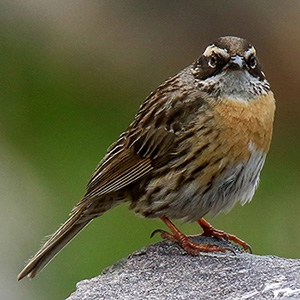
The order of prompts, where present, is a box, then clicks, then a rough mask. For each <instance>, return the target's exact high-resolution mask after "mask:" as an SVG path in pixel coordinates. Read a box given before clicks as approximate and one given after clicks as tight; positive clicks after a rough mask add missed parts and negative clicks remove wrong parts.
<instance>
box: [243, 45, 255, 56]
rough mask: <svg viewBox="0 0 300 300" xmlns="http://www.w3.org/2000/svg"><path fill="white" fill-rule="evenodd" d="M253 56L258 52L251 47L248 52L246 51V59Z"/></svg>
mask: <svg viewBox="0 0 300 300" xmlns="http://www.w3.org/2000/svg"><path fill="white" fill-rule="evenodd" d="M252 54H254V55H256V50H255V48H254V47H253V46H251V47H250V48H249V49H248V50H247V51H245V54H244V57H245V58H246V59H247V58H248V57H249V56H250V55H252Z"/></svg>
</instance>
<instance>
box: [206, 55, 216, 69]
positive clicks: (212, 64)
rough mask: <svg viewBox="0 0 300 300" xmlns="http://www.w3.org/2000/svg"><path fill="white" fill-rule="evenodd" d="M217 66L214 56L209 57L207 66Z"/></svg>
mask: <svg viewBox="0 0 300 300" xmlns="http://www.w3.org/2000/svg"><path fill="white" fill-rule="evenodd" d="M217 64H218V58H217V56H216V55H215V54H212V55H211V57H209V59H208V65H209V66H210V67H211V68H215V67H216V66H217Z"/></svg>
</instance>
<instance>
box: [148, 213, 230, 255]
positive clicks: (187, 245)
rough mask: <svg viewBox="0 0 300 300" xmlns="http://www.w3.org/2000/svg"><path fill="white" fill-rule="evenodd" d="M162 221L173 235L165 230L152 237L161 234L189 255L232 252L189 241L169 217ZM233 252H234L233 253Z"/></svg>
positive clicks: (156, 231)
mask: <svg viewBox="0 0 300 300" xmlns="http://www.w3.org/2000/svg"><path fill="white" fill-rule="evenodd" d="M161 220H162V221H163V222H164V223H165V224H166V225H167V226H168V227H169V228H170V230H171V232H172V234H171V233H169V232H166V231H164V230H161V229H158V230H155V231H154V232H153V233H152V235H151V236H153V235H154V234H156V233H160V236H161V237H162V238H163V239H165V240H169V241H173V242H177V243H178V244H179V245H180V246H181V247H182V248H183V249H184V250H185V251H186V252H187V253H189V254H191V255H199V253H200V252H214V251H218V252H225V251H227V250H229V251H232V250H231V249H230V248H225V247H219V246H216V245H213V244H209V243H205V244H197V243H194V242H192V241H190V240H189V239H188V236H186V235H184V234H183V233H182V232H181V231H180V230H179V229H178V228H177V227H176V226H175V225H174V224H173V223H172V222H171V221H170V220H169V218H167V217H165V216H164V217H162V218H161ZM232 252H233V251H232Z"/></svg>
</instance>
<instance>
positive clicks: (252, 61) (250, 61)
mask: <svg viewBox="0 0 300 300" xmlns="http://www.w3.org/2000/svg"><path fill="white" fill-rule="evenodd" d="M247 64H248V66H249V67H250V68H251V69H254V68H255V67H256V65H257V60H256V58H255V56H254V55H251V56H250V57H249V58H248V61H247Z"/></svg>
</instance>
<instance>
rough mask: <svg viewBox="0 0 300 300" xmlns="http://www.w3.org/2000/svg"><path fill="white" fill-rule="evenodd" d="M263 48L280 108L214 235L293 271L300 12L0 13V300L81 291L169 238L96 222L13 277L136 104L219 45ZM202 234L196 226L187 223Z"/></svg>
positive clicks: (109, 5)
mask: <svg viewBox="0 0 300 300" xmlns="http://www.w3.org/2000/svg"><path fill="white" fill-rule="evenodd" d="M222 35H237V36H241V37H245V38H247V39H248V40H249V41H250V42H251V43H253V44H254V45H255V46H256V48H257V49H258V53H259V57H260V60H261V62H262V64H263V66H264V71H265V73H266V74H267V78H268V80H269V81H270V83H271V85H272V89H273V91H274V92H275V95H276V99H277V114H276V121H275V131H274V138H273V143H272V147H271V151H270V153H269V155H268V159H267V163H266V166H265V168H264V171H263V174H262V178H261V184H260V188H259V190H258V192H257V193H256V195H255V197H254V200H253V201H252V202H251V203H250V204H248V205H246V206H245V207H241V206H240V205H237V206H236V207H235V208H234V209H233V211H231V212H230V213H229V214H227V215H224V214H222V215H219V216H218V217H217V218H214V219H213V220H212V219H211V218H208V220H210V221H212V222H213V224H214V225H215V226H216V227H218V228H220V229H224V230H226V231H228V232H231V233H234V234H236V235H238V236H240V237H242V238H244V239H245V240H246V241H247V242H249V243H250V244H251V245H252V247H253V250H254V252H255V253H256V254H273V255H279V256H283V257H289V258H299V249H300V238H299V227H300V220H299V212H300V201H299V194H300V186H299V176H300V168H299V164H300V153H299V146H300V136H299V126H300V117H299V116H300V99H299V95H300V84H299V82H300V58H299V53H300V2H299V1H298V0H295V1H292V0H290V1H276V0H270V1H253V0H249V1H243V0H239V1H225V0H224V1H219V0H207V1H176V2H175V1H142V0H136V1H54V0H53V1H45V0H43V1H41V0H29V1H9V0H2V1H1V3H0V76H1V80H0V97H1V100H0V188H1V210H0V220H1V221H0V222H1V223H0V225H1V227H0V228H1V230H0V232H1V236H0V238H1V250H0V251H1V252H0V254H1V255H0V264H1V271H0V286H1V288H0V298H1V299H42V300H43V299H63V298H65V297H67V296H68V295H69V294H70V293H71V292H72V291H73V290H74V289H75V283H76V282H77V281H79V280H81V279H84V278H91V277H93V276H95V275H97V274H99V273H100V272H101V271H102V270H103V268H104V267H106V266H109V265H111V264H112V263H114V262H115V261H117V260H119V259H121V258H123V257H125V256H126V255H128V254H129V253H131V252H132V251H134V250H137V249H139V248H141V247H143V246H146V245H148V244H150V243H152V242H155V241H158V240H159V238H158V237H155V238H153V239H152V240H150V238H149V236H150V233H151V232H152V231H153V230H154V229H156V228H164V226H163V224H162V223H161V222H160V221H158V220H145V219H142V218H140V217H138V216H136V215H135V214H133V213H132V212H131V211H128V210H127V207H126V205H123V206H120V207H118V208H116V209H114V210H112V211H110V212H108V213H107V214H105V215H104V216H103V217H101V218H99V219H96V220H95V221H94V222H93V223H92V224H91V225H90V226H89V227H88V228H87V229H86V230H84V231H83V232H82V233H81V234H80V235H79V236H78V237H77V238H76V239H75V240H74V241H73V242H72V243H71V244H70V245H69V246H68V247H67V248H66V249H65V250H64V251H63V252H62V253H60V255H59V256H57V258H56V259H55V260H53V261H52V263H51V264H50V265H49V266H48V267H47V268H46V269H45V270H44V271H43V272H42V273H41V274H39V276H38V277H37V278H35V279H34V280H32V281H29V280H27V279H24V280H22V281H21V282H19V283H17V282H16V276H17V274H18V272H19V271H20V270H21V268H22V267H23V265H24V262H25V260H26V259H28V258H29V257H30V256H31V255H33V254H34V252H35V251H36V250H37V249H38V247H39V246H40V243H41V239H42V238H43V237H44V236H45V235H47V234H51V233H52V232H53V231H54V230H56V229H57V227H58V225H59V224H60V223H62V222H63V221H64V220H65V219H66V218H67V216H68V213H69V211H70V209H71V208H72V206H73V205H75V204H76V203H77V202H78V201H79V200H80V198H81V196H82V195H83V194H84V192H85V185H86V183H87V181H88V179H89V176H90V175H91V174H92V172H93V170H94V168H95V167H96V165H97V163H98V161H100V159H101V158H102V157H103V155H104V154H105V151H106V149H107V147H108V146H109V145H110V144H111V143H112V142H113V141H115V140H116V138H117V137H118V135H119V134H120V133H121V132H122V131H123V130H124V129H126V127H127V126H128V125H129V123H130V122H131V121H132V120H133V117H134V114H135V113H136V111H137V110H138V107H139V105H140V104H141V102H142V101H143V99H144V98H145V97H146V96H147V95H148V94H149V93H150V92H151V90H153V89H154V88H156V87H157V86H158V85H159V84H160V83H161V82H163V81H164V80H165V79H166V78H168V77H169V76H171V75H173V74H175V73H177V72H178V71H179V70H180V69H182V68H184V67H185V66H187V65H188V64H190V63H191V62H192V61H193V60H195V59H196V58H197V57H198V56H199V55H200V54H201V52H202V50H203V49H204V47H205V46H206V45H207V44H208V43H210V42H211V41H212V40H214V39H215V38H216V37H218V36H222ZM177 224H178V225H180V228H181V229H182V230H183V231H184V232H185V233H197V232H199V228H198V226H197V225H196V224H181V223H180V222H179V223H177Z"/></svg>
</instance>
